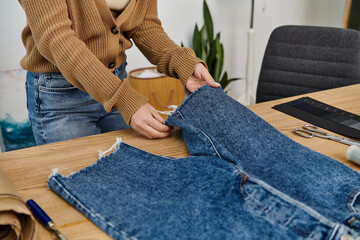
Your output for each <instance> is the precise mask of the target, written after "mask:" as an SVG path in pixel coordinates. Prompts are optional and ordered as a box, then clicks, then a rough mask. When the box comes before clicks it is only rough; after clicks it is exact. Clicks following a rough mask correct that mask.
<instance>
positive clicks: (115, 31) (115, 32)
mask: <svg viewBox="0 0 360 240" xmlns="http://www.w3.org/2000/svg"><path fill="white" fill-rule="evenodd" d="M111 32H112V33H113V34H118V33H119V30H118V28H117V27H116V26H114V27H112V28H111Z"/></svg>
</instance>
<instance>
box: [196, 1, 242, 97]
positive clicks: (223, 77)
mask: <svg viewBox="0 0 360 240" xmlns="http://www.w3.org/2000/svg"><path fill="white" fill-rule="evenodd" d="M203 15H204V25H203V26H202V27H201V28H199V27H198V25H197V24H195V29H194V33H193V36H192V49H193V50H194V52H195V54H196V56H197V57H198V58H201V59H202V60H203V61H204V62H205V63H206V65H207V66H208V70H209V72H210V74H211V76H212V77H213V78H214V80H215V81H216V82H218V83H220V84H221V87H222V89H224V90H225V88H226V87H227V86H228V85H229V83H231V82H232V81H236V80H239V79H240V78H229V77H228V73H227V72H226V71H224V72H223V66H224V47H223V44H222V43H221V42H220V32H218V33H217V34H216V36H214V25H213V21H212V17H211V14H210V10H209V7H208V5H207V3H206V0H204V3H203Z"/></svg>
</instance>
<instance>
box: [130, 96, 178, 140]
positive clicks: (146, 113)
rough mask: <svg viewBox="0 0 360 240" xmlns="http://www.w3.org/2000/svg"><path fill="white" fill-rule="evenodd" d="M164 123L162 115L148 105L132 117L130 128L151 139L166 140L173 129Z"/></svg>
mask: <svg viewBox="0 0 360 240" xmlns="http://www.w3.org/2000/svg"><path fill="white" fill-rule="evenodd" d="M164 121H165V120H164V119H163V117H162V116H161V115H160V113H158V112H157V111H156V110H155V109H154V108H153V107H152V106H151V105H150V104H149V103H146V104H145V105H143V106H142V107H140V108H139V109H138V110H137V111H136V112H135V113H134V114H133V115H132V117H131V119H130V126H131V127H132V128H133V129H134V130H135V131H136V132H138V133H139V134H141V135H143V136H145V137H147V138H149V139H155V138H165V137H168V136H169V135H170V131H171V128H170V127H169V126H166V125H165V124H164Z"/></svg>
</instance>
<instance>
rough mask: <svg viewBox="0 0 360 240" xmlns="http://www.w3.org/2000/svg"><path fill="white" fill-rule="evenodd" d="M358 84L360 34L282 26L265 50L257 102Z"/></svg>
mask: <svg viewBox="0 0 360 240" xmlns="http://www.w3.org/2000/svg"><path fill="white" fill-rule="evenodd" d="M356 83H360V32H358V31H355V30H350V29H343V28H330V27H313V26H282V27H279V28H276V29H275V30H274V31H273V32H272V34H271V36H270V39H269V42H268V45H267V47H266V51H265V55H264V59H263V63H262V67H261V71H260V76H259V83H258V87H257V94H256V95H257V96H256V102H258V103H259V102H265V101H269V100H274V99H279V98H284V97H290V96H295V95H299V94H305V93H309V92H315V91H320V90H325V89H330V88H336V87H341V86H346V85H351V84H356ZM359 94H360V93H359Z"/></svg>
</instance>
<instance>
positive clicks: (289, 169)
mask: <svg viewBox="0 0 360 240" xmlns="http://www.w3.org/2000/svg"><path fill="white" fill-rule="evenodd" d="M166 124H168V125H169V126H179V127H181V128H182V131H183V136H184V140H185V142H186V144H187V147H188V149H189V152H190V155H191V156H190V157H186V158H170V157H163V156H158V155H154V154H150V153H147V152H144V151H142V150H140V149H136V148H134V147H131V146H129V145H127V144H125V143H123V142H121V143H120V144H119V147H118V150H117V151H116V152H114V153H112V154H110V155H108V156H105V157H103V158H101V159H100V160H99V161H98V162H97V163H95V164H94V165H92V166H89V167H87V168H84V169H82V170H81V171H79V172H76V173H74V174H72V175H70V176H68V177H64V176H62V175H60V174H58V173H54V174H53V175H51V177H50V178H49V182H48V185H49V187H50V188H51V189H52V190H53V191H55V192H56V193H58V194H59V195H60V196H61V197H63V198H64V199H65V200H66V201H68V202H69V203H70V204H72V205H73V206H74V207H75V208H77V209H78V210H79V211H81V212H82V213H83V214H84V215H85V216H87V217H88V218H89V219H90V220H91V221H93V222H94V223H95V224H97V225H98V226H99V227H100V228H101V229H103V230H104V231H105V232H106V233H108V234H109V235H110V236H111V237H113V238H114V239H341V240H343V239H360V236H359V232H360V228H359V227H360V226H359V211H360V207H359V201H360V199H359V198H360V197H359V187H360V177H359V174H358V173H357V172H355V171H353V170H352V169H350V168H348V167H347V166H345V165H343V164H341V163H339V162H337V161H335V160H333V159H331V158H328V157H326V156H324V155H322V154H320V153H317V152H315V151H312V150H310V149H308V148H306V147H304V146H301V145H299V144H297V143H296V142H294V141H292V140H290V139H289V138H287V137H286V136H284V135H283V134H281V133H280V132H278V131H277V130H276V129H274V128H273V127H272V126H270V125H269V124H268V123H266V122H265V121H264V120H262V119H261V118H259V117H258V116H256V115H255V114H254V113H252V112H251V111H250V110H248V109H247V108H246V107H244V106H242V105H241V104H240V103H238V102H236V101H235V100H233V99H231V98H230V97H228V96H227V95H226V94H225V93H224V92H223V91H222V90H221V89H214V88H210V87H207V86H206V87H202V88H200V89H199V90H197V91H196V92H194V93H193V94H191V95H190V96H189V97H188V98H187V99H186V100H185V102H184V103H183V104H182V105H181V106H180V107H178V109H177V110H176V111H175V112H174V113H173V114H172V115H171V116H170V117H169V118H168V119H167V120H166Z"/></svg>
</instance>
